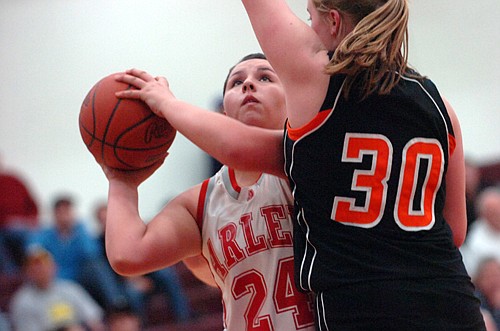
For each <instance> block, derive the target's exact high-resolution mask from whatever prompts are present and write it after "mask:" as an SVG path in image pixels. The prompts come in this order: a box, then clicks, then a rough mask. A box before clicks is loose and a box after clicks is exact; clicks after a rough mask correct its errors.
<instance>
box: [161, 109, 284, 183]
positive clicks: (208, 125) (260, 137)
mask: <svg viewBox="0 0 500 331" xmlns="http://www.w3.org/2000/svg"><path fill="white" fill-rule="evenodd" d="M160 110H161V113H162V114H163V115H164V116H165V118H167V119H168V121H169V122H170V123H171V124H172V125H173V126H174V127H175V128H176V129H177V130H178V131H179V132H180V133H181V134H182V135H184V136H185V137H186V138H188V139H189V140H190V141H191V142H193V143H194V144H196V145H197V146H198V147H199V148H201V149H202V150H204V151H205V152H207V153H208V154H210V155H212V156H213V157H215V158H216V159H218V160H219V161H220V162H221V163H223V164H226V165H228V166H230V167H233V168H236V169H240V170H252V171H262V172H266V173H271V174H274V175H279V176H284V173H283V162H284V161H283V141H282V140H283V132H282V131H276V130H268V129H262V128H258V127H253V126H249V125H245V124H243V123H241V122H238V121H236V120H234V119H232V118H230V117H227V116H224V115H222V114H219V113H215V112H211V111H207V110H205V109H202V108H199V107H196V106H194V105H191V104H189V103H187V102H184V101H182V100H178V99H169V100H165V101H164V103H163V104H162V105H161V106H160Z"/></svg>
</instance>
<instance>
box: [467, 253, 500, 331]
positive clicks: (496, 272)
mask: <svg viewBox="0 0 500 331" xmlns="http://www.w3.org/2000/svg"><path fill="white" fill-rule="evenodd" d="M473 280H474V285H475V286H476V290H477V293H478V297H479V299H480V300H481V307H482V308H483V309H484V310H486V311H487V312H489V313H490V315H491V317H492V319H493V320H494V321H495V324H496V327H497V329H499V330H500V260H498V259H496V258H495V257H489V258H485V259H484V260H482V261H481V262H480V263H479V266H478V270H477V272H476V275H475V277H474V278H473Z"/></svg>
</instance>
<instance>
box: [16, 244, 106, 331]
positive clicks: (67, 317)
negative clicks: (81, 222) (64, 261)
mask: <svg viewBox="0 0 500 331" xmlns="http://www.w3.org/2000/svg"><path fill="white" fill-rule="evenodd" d="M56 269H57V265H56V264H55V262H54V260H53V258H52V256H51V254H50V253H49V252H48V251H47V250H45V249H44V248H42V247H39V246H33V247H31V248H30V249H29V250H28V251H27V253H26V261H25V264H24V267H23V275H24V277H25V282H24V284H23V285H22V286H21V287H20V288H19V289H18V290H17V291H16V292H15V294H14V296H13V298H12V301H11V308H10V314H11V315H10V316H11V320H12V323H13V326H14V328H15V329H16V330H18V331H53V330H87V329H86V328H88V330H91V331H103V330H104V324H103V322H102V318H103V311H102V309H101V307H99V305H98V304H97V303H96V302H95V301H94V300H93V299H92V297H91V296H90V295H89V294H88V293H87V292H86V291H85V290H84V289H83V288H82V287H81V286H80V285H78V284H77V283H75V282H71V281H68V280H58V279H56V277H55V275H56ZM84 327H85V328H84Z"/></svg>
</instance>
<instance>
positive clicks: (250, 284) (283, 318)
mask: <svg viewBox="0 0 500 331" xmlns="http://www.w3.org/2000/svg"><path fill="white" fill-rule="evenodd" d="M200 196H201V199H202V200H201V201H200V202H202V201H204V203H203V204H201V203H200V206H199V207H200V208H201V209H200V212H199V215H200V216H201V217H200V218H201V219H202V220H203V224H202V238H203V256H205V257H206V258H207V260H208V261H209V263H210V269H211V270H212V273H213V275H214V277H215V281H216V282H217V285H218V286H219V287H220V288H221V290H222V298H223V302H224V307H225V312H226V323H227V325H231V326H232V329H234V330H299V329H300V330H302V329H307V327H308V326H312V322H313V318H312V315H311V307H310V305H309V302H308V301H307V298H306V297H305V294H304V293H301V292H298V290H297V289H296V288H295V286H294V282H293V277H294V276H293V251H292V245H293V240H292V233H293V229H292V221H291V217H292V212H293V209H292V208H293V197H292V196H291V194H290V189H289V187H288V183H287V182H286V181H285V180H284V179H282V178H279V177H276V176H272V175H268V174H262V175H261V176H260V178H259V179H258V180H257V182H256V183H255V184H253V185H250V186H246V187H240V186H239V185H238V183H237V182H236V179H235V171H234V170H233V169H231V168H228V167H226V166H223V167H222V169H221V170H220V171H219V172H218V173H217V174H215V176H214V177H212V178H210V179H208V180H206V181H205V183H204V184H203V187H202V190H201V195H200ZM242 317H243V318H242ZM249 321H251V324H252V326H251V327H249V326H248V323H249Z"/></svg>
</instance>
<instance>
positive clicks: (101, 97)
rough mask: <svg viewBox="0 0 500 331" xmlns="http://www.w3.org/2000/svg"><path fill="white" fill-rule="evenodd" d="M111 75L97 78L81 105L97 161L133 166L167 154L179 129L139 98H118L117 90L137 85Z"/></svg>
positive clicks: (81, 124) (88, 142)
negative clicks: (157, 114) (158, 115)
mask: <svg viewBox="0 0 500 331" xmlns="http://www.w3.org/2000/svg"><path fill="white" fill-rule="evenodd" d="M115 75H116V74H112V75H108V76H107V77H104V78H103V79H101V80H100V81H98V82H97V83H96V84H95V85H94V86H93V87H92V89H91V90H90V91H89V93H88V94H87V96H86V98H85V99H84V102H83V103H82V106H81V108H80V116H79V127H80V134H81V136H82V138H83V141H84V143H85V145H86V147H87V149H88V150H89V151H90V153H91V154H92V155H93V156H94V158H95V160H96V161H97V162H98V163H102V164H105V165H106V166H109V167H112V168H116V169H121V170H134V169H141V168H144V167H147V166H150V165H151V164H153V163H154V162H156V161H158V160H161V159H162V158H165V157H166V156H167V155H168V149H169V148H170V146H171V145H172V143H173V141H174V139H175V136H176V130H175V129H174V128H173V127H172V126H171V125H170V124H169V123H168V122H167V121H166V120H165V119H160V118H159V117H157V116H156V115H155V114H154V113H153V112H151V109H149V107H148V106H147V105H146V104H145V103H144V102H143V101H140V100H129V99H120V98H116V96H115V92H116V91H119V90H129V89H132V88H134V87H133V86H132V85H130V84H124V83H120V82H118V81H116V80H115V78H114V77H115Z"/></svg>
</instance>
